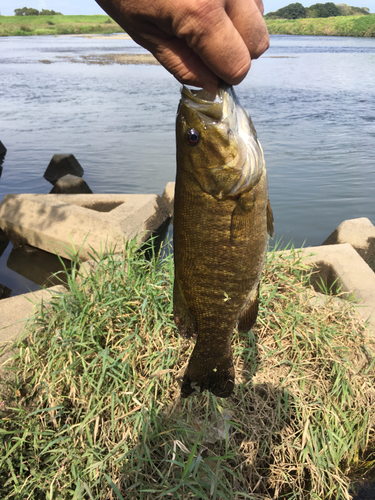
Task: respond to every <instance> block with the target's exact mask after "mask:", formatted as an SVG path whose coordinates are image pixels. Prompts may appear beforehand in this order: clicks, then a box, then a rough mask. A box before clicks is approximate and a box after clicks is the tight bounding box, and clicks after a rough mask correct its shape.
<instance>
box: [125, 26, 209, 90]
mask: <svg viewBox="0 0 375 500" xmlns="http://www.w3.org/2000/svg"><path fill="white" fill-rule="evenodd" d="M128 33H129V35H130V36H131V37H132V38H133V39H134V40H135V41H136V42H137V43H139V44H140V45H142V46H143V47H145V48H146V49H147V50H149V51H150V52H151V53H152V54H153V55H154V56H155V57H156V59H157V60H158V61H159V62H160V63H161V64H162V65H163V66H164V67H165V68H166V69H167V70H168V71H169V72H170V73H172V75H173V76H174V77H175V78H176V79H177V80H178V81H179V82H180V83H183V84H185V85H194V86H196V87H202V88H204V89H205V90H207V92H210V93H211V94H215V93H216V89H217V86H218V77H217V75H215V74H214V73H213V71H211V70H210V69H209V68H208V67H207V66H206V64H205V63H204V62H203V61H202V59H201V58H200V57H199V56H198V54H196V53H195V52H194V51H193V50H192V49H191V48H190V47H189V46H188V44H187V43H186V41H185V40H183V39H180V38H176V37H172V38H164V37H163V38H161V37H158V36H155V35H150V34H149V32H147V34H146V35H142V36H140V35H139V34H137V33H132V32H131V30H128Z"/></svg>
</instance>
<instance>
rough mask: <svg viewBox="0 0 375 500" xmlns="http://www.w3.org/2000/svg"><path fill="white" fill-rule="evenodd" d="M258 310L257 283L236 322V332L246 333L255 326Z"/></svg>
mask: <svg viewBox="0 0 375 500" xmlns="http://www.w3.org/2000/svg"><path fill="white" fill-rule="evenodd" d="M258 310H259V283H258V286H257V288H256V289H255V291H253V293H252V294H251V295H250V299H249V302H248V303H247V305H246V307H245V309H244V310H243V311H242V313H241V315H240V317H239V320H238V331H240V332H248V331H250V330H251V329H252V327H253V326H254V325H255V323H256V320H257V316H258Z"/></svg>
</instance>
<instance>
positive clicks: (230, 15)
mask: <svg viewBox="0 0 375 500" xmlns="http://www.w3.org/2000/svg"><path fill="white" fill-rule="evenodd" d="M96 1H97V3H98V4H99V5H100V6H101V7H102V8H103V9H104V10H105V11H106V12H107V13H108V14H109V15H110V16H111V17H112V18H113V19H114V20H115V21H116V22H117V23H118V24H119V25H120V26H121V27H122V28H123V29H124V30H125V31H126V32H127V33H128V34H129V35H130V36H131V37H132V38H133V40H134V41H136V42H137V43H138V44H139V45H142V46H143V47H145V48H146V49H147V50H149V51H150V52H151V53H152V54H153V55H154V56H155V57H156V59H158V60H159V62H160V63H161V64H162V65H163V66H164V67H165V68H166V69H167V70H168V71H169V72H170V73H172V75H174V76H175V77H176V78H177V80H178V81H180V82H181V83H184V84H189V85H194V86H197V87H203V88H204V89H206V90H207V91H208V92H211V93H213V94H215V93H216V89H217V85H218V78H221V79H222V80H224V81H225V82H227V83H229V84H231V85H236V84H238V83H240V82H241V81H242V80H243V79H244V78H245V76H246V74H247V72H248V71H249V69H250V64H251V59H256V58H258V57H259V56H260V55H262V54H263V52H265V51H266V50H267V48H268V46H269V35H268V31H267V27H266V24H265V22H264V20H263V2H262V0H96Z"/></svg>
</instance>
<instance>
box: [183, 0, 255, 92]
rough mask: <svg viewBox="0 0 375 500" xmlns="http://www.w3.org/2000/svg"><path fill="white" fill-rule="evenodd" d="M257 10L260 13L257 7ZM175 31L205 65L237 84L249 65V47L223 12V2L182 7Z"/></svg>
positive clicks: (221, 76)
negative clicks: (189, 8)
mask: <svg viewBox="0 0 375 500" xmlns="http://www.w3.org/2000/svg"><path fill="white" fill-rule="evenodd" d="M197 4H198V8H197ZM188 5H189V4H188ZM199 6H200V7H199ZM193 7H194V8H193ZM257 12H258V14H260V13H259V10H258V9H257ZM174 32H175V33H176V35H177V36H178V37H179V38H184V39H186V41H187V43H188V45H189V46H190V47H191V48H192V49H193V50H194V52H196V53H198V54H199V55H200V57H201V59H202V61H203V62H204V63H205V65H206V66H207V67H208V68H210V70H211V71H212V72H213V73H214V74H216V75H217V76H218V77H220V78H222V79H223V80H224V81H226V82H227V83H229V84H231V85H236V84H238V83H240V82H241V81H242V80H243V79H244V78H245V76H246V74H247V72H248V71H249V69H250V64H251V59H250V54H249V50H248V47H247V46H246V43H245V42H244V40H243V39H242V37H241V35H240V33H239V32H238V30H237V29H236V27H235V26H234V24H233V22H232V21H231V19H230V18H229V16H228V14H227V13H226V11H225V9H224V3H220V2H217V3H216V4H215V5H214V6H212V5H211V4H210V2H201V3H199V2H197V3H194V6H192V7H191V10H190V12H187V11H186V10H185V13H184V15H183V16H181V17H180V18H179V19H178V18H177V19H176V20H175V22H174Z"/></svg>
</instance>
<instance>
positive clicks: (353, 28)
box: [266, 14, 375, 37]
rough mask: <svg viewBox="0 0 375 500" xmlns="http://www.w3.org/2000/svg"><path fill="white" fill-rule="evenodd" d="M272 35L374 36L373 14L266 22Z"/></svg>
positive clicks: (374, 15)
mask: <svg viewBox="0 0 375 500" xmlns="http://www.w3.org/2000/svg"><path fill="white" fill-rule="evenodd" d="M266 23H267V27H268V31H269V32H270V33H271V34H272V35H326V36H361V37H373V36H375V14H370V15H369V16H339V17H326V18H308V19H272V20H266Z"/></svg>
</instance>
